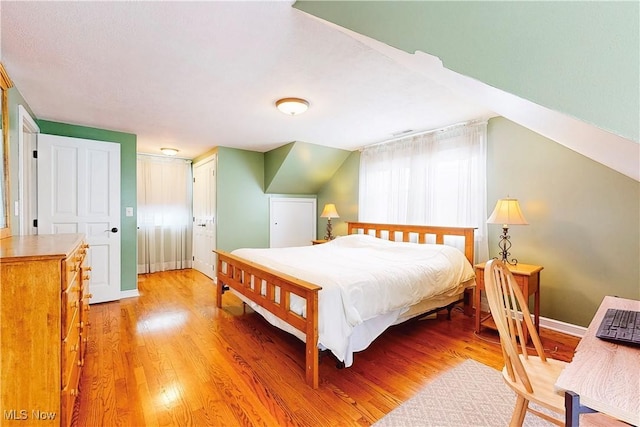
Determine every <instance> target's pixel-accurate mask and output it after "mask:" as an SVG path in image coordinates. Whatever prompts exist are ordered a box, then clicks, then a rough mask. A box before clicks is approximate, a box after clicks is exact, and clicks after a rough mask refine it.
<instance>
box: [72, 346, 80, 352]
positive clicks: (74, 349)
mask: <svg viewBox="0 0 640 427" xmlns="http://www.w3.org/2000/svg"><path fill="white" fill-rule="evenodd" d="M78 347H79V345H78V344H74V345H72V346H71V351H73V352H75V351H78Z"/></svg>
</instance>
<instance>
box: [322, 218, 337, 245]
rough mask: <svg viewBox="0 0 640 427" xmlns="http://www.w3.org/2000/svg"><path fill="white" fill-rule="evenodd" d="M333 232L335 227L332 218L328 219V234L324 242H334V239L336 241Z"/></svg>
mask: <svg viewBox="0 0 640 427" xmlns="http://www.w3.org/2000/svg"><path fill="white" fill-rule="evenodd" d="M332 230H333V227H332V225H331V218H328V219H327V234H325V236H324V240H333V239H335V236H333V235H332V234H331V231H332Z"/></svg>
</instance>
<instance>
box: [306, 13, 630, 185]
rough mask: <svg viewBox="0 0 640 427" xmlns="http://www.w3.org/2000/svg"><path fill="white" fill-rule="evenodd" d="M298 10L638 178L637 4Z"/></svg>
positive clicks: (469, 96)
mask: <svg viewBox="0 0 640 427" xmlns="http://www.w3.org/2000/svg"><path fill="white" fill-rule="evenodd" d="M295 7H297V8H299V9H301V10H305V11H307V12H309V13H311V14H313V15H315V16H317V17H319V18H322V22H326V23H327V25H330V26H333V27H334V28H337V29H341V30H342V31H344V32H345V33H347V34H349V35H351V36H352V37H354V38H356V39H358V40H360V41H362V42H363V43H364V44H367V45H368V46H371V47H372V48H374V49H376V50H378V51H379V52H381V53H383V54H385V55H387V56H388V57H390V58H393V59H394V61H395V62H397V63H401V64H404V65H405V66H406V67H407V68H410V69H412V70H414V71H416V72H419V73H422V74H423V75H424V76H429V78H430V79H432V80H435V81H437V82H439V83H440V84H442V85H443V86H445V87H448V88H449V89H450V90H452V91H453V92H454V93H457V94H464V96H465V97H467V98H469V99H472V100H473V101H474V102H477V103H479V104H481V105H485V106H487V107H488V108H489V109H491V110H492V111H495V112H496V113H498V114H500V115H502V116H504V117H506V118H509V119H510V120H513V121H514V122H516V123H519V124H521V125H523V126H525V127H528V128H529V129H531V130H534V131H535V132H538V133H540V134H541V135H544V136H546V137H548V138H550V139H552V140H554V141H556V142H559V143H561V144H563V145H565V146H567V147H569V148H571V149H573V150H575V151H577V152H579V153H581V154H583V155H585V156H587V157H590V158H592V159H593V160H596V161H598V162H600V163H602V164H604V165H606V166H609V167H611V168H613V169H615V170H617V171H619V172H621V173H623V174H625V175H627V176H629V177H632V178H634V179H636V180H639V179H640V145H639V144H638V140H639V133H640V130H639V128H640V120H639V117H640V79H639V78H638V76H639V75H640V3H638V2H588V3H585V2H438V1H435V2H388V1H387V2H385V1H382V2H321V1H320V2H319V1H304V2H298V3H296V5H295ZM329 22H331V23H333V24H330V23H329ZM401 49H402V50H401Z"/></svg>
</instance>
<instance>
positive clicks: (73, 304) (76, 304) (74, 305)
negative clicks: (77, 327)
mask: <svg viewBox="0 0 640 427" xmlns="http://www.w3.org/2000/svg"><path fill="white" fill-rule="evenodd" d="M78 305H80V304H79V303H78V301H74V302H72V303H71V308H76V307H78Z"/></svg>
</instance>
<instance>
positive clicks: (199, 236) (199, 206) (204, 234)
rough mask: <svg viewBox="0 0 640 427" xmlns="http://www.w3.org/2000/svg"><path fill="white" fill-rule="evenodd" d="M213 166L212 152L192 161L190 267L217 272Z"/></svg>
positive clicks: (215, 159)
mask: <svg viewBox="0 0 640 427" xmlns="http://www.w3.org/2000/svg"><path fill="white" fill-rule="evenodd" d="M216 166H217V157H216V156H213V157H210V158H208V159H205V160H203V161H201V162H198V163H196V164H194V165H193V268H194V269H196V270H198V271H199V272H201V273H203V274H204V275H206V276H208V277H210V278H214V277H215V276H216V257H215V253H214V252H213V251H214V250H215V248H216Z"/></svg>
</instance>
